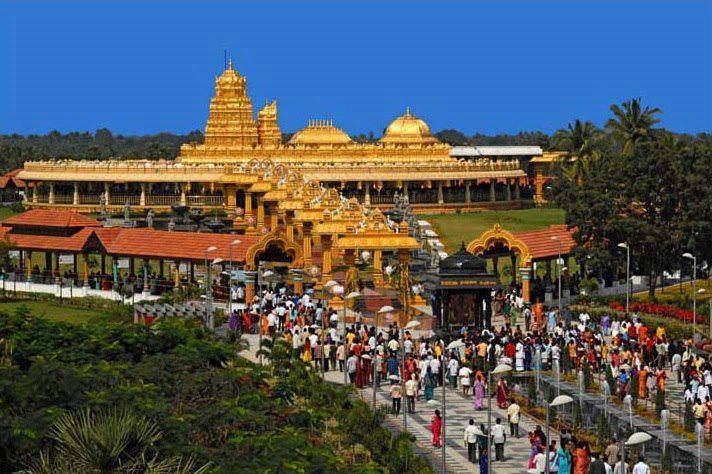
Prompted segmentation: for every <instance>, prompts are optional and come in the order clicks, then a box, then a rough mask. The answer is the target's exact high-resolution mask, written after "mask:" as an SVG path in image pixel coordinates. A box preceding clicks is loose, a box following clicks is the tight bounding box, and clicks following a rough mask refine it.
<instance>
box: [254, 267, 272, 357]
mask: <svg viewBox="0 0 712 474" xmlns="http://www.w3.org/2000/svg"><path fill="white" fill-rule="evenodd" d="M272 275H274V272H273V271H272V270H265V271H264V272H260V265H259V264H257V278H259V280H260V281H259V285H258V288H259V291H260V319H259V322H258V323H257V324H258V327H257V329H258V331H257V332H258V333H259V335H260V344H259V348H258V351H260V365H262V316H263V313H264V310H265V309H264V306H265V299H264V295H263V294H262V279H263V278H265V279H266V278H269V277H271V276H272Z"/></svg>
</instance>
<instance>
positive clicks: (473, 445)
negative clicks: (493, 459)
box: [465, 418, 479, 463]
mask: <svg viewBox="0 0 712 474" xmlns="http://www.w3.org/2000/svg"><path fill="white" fill-rule="evenodd" d="M478 432H479V430H478V429H477V427H476V426H475V420H473V419H472V418H470V424H469V425H467V428H465V446H467V459H469V460H470V462H471V463H476V462H477V433H478Z"/></svg>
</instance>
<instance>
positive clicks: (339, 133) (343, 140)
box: [289, 120, 353, 145]
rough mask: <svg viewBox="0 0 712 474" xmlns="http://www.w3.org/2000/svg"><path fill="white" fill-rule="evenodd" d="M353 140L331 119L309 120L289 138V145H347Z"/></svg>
mask: <svg viewBox="0 0 712 474" xmlns="http://www.w3.org/2000/svg"><path fill="white" fill-rule="evenodd" d="M349 143H353V140H352V139H351V137H350V136H349V135H348V133H346V132H344V131H343V130H342V129H340V128H339V127H335V126H334V122H333V121H332V120H309V121H308V122H307V126H306V127H305V128H303V129H301V130H299V131H298V132H297V133H295V134H294V135H292V138H290V139H289V144H290V145H347V144H349Z"/></svg>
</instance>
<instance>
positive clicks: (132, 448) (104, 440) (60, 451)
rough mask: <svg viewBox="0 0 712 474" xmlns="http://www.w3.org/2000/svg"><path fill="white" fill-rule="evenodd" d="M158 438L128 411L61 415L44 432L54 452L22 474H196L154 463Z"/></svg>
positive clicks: (182, 466)
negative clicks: (53, 446) (50, 441)
mask: <svg viewBox="0 0 712 474" xmlns="http://www.w3.org/2000/svg"><path fill="white" fill-rule="evenodd" d="M160 438H161V432H160V431H159V430H158V427H157V426H156V425H155V424H153V423H151V422H150V421H148V420H147V419H145V418H143V417H140V416H136V415H134V414H133V413H131V412H130V411H128V410H118V411H110V412H107V413H99V414H93V413H91V412H90V411H89V410H84V411H81V412H79V413H67V414H65V415H63V416H62V417H60V418H59V419H58V420H57V421H56V422H55V424H54V425H53V426H52V428H51V430H50V439H51V440H52V441H53V443H54V445H55V448H54V450H53V451H52V452H50V453H46V452H45V453H42V454H41V455H40V457H39V459H38V461H37V462H36V464H35V465H34V466H32V467H30V468H29V469H27V470H25V471H24V473H26V474H44V473H55V474H56V473H59V474H64V473H82V474H83V473H86V474H94V473H97V474H104V473H106V474H114V473H116V474H119V473H122V474H123V473H126V474H129V473H131V474H132V473H139V472H140V473H143V474H149V473H151V474H169V473H170V474H199V473H200V474H202V473H205V472H207V469H208V466H207V465H206V466H203V467H200V468H195V466H194V464H193V461H192V460H188V461H184V460H182V459H181V458H179V457H171V458H168V459H159V458H158V456H157V455H156V454H155V449H154V445H155V443H156V442H157V441H158V440H159V439H160Z"/></svg>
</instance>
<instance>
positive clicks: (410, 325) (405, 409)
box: [401, 320, 420, 433]
mask: <svg viewBox="0 0 712 474" xmlns="http://www.w3.org/2000/svg"><path fill="white" fill-rule="evenodd" d="M418 326H420V321H415V320H413V321H408V324H406V325H405V327H404V328H401V351H402V354H403V358H402V359H401V383H402V384H403V390H402V391H403V394H402V396H403V397H405V399H406V403H405V407H402V408H403V432H404V433H405V432H406V431H408V396H407V395H406V393H405V384H406V382H408V381H407V380H406V379H405V331H406V329H415V328H417V327H418Z"/></svg>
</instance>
